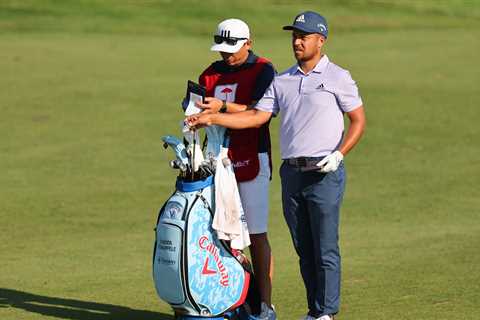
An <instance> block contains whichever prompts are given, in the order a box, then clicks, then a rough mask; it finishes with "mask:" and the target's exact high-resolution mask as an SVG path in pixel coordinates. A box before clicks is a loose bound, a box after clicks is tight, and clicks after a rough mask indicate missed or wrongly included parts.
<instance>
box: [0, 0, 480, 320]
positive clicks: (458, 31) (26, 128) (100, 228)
mask: <svg viewBox="0 0 480 320" xmlns="http://www.w3.org/2000/svg"><path fill="white" fill-rule="evenodd" d="M288 3H289V2H286V1H282V2H274V1H257V2H253V1H246V2H244V3H243V4H232V6H231V7H228V8H227V7H225V6H224V2H221V1H177V2H173V1H172V2H170V1H138V2H132V1H118V2H117V1H113V0H110V1H75V2H67V1H65V2H57V1H46V0H45V1H33V0H29V1H8V0H7V1H0V170H1V171H0V319H1V320H24V319H72V320H87V319H94V320H110V319H113V320H121V319H128V320H134V319H139V320H146V319H149V320H153V319H159V320H161V319H164V320H167V319H173V317H172V316H171V314H172V312H171V310H170V308H169V306H168V305H167V304H165V303H163V302H161V301H160V300H159V299H158V297H157V296H156V293H155V289H154V286H153V282H152V277H151V259H152V257H151V255H152V246H153V240H154V233H153V228H154V224H155V222H156V218H157V211H158V208H159V207H160V206H161V205H162V203H163V202H164V201H165V200H166V199H167V198H168V196H169V195H170V193H171V192H172V191H173V187H174V180H175V174H176V172H174V171H173V170H171V169H170V168H169V167H168V161H169V160H170V159H173V154H172V153H171V151H170V150H167V151H165V150H164V149H163V148H162V144H161V142H160V137H161V136H163V135H167V134H173V135H177V136H178V135H180V126H179V123H180V121H181V120H182V119H183V117H182V113H181V110H180V107H179V104H180V100H181V99H182V96H183V95H184V92H185V86H186V81H187V80H188V79H192V80H195V79H196V78H197V76H198V74H199V73H200V72H201V71H202V70H203V69H204V68H205V67H206V66H208V64H209V63H210V62H211V61H213V60H215V59H218V56H217V55H216V54H214V53H211V52H210V51H209V47H210V42H211V32H212V31H213V30H214V29H215V27H216V24H217V22H218V21H220V20H222V19H223V18H227V17H233V16H235V17H239V18H242V19H245V20H246V21H247V22H248V23H249V24H250V25H251V28H252V33H253V35H254V37H255V43H254V48H255V51H256V52H257V53H259V54H261V55H264V56H266V57H269V58H270V59H271V60H272V61H273V63H274V65H275V66H276V68H277V69H278V70H284V69H286V68H287V67H288V66H289V65H291V64H293V63H294V61H293V59H292V53H291V49H290V35H289V34H288V33H286V32H283V31H282V30H281V26H282V25H284V24H288V23H290V22H291V20H292V18H293V16H294V15H295V14H296V13H298V12H300V11H302V10H305V9H313V10H318V11H320V12H322V13H323V14H325V15H326V17H327V18H329V22H330V27H331V36H330V38H329V41H328V43H327V46H326V52H327V54H328V55H329V57H330V59H332V60H333V61H334V62H336V63H337V64H339V65H341V66H343V67H345V68H347V69H349V70H350V71H351V73H352V75H353V77H354V79H356V80H357V82H358V85H359V87H360V90H361V94H362V97H363V100H364V103H365V107H366V110H367V117H368V125H367V126H368V128H367V131H366V133H365V137H364V139H363V140H362V141H361V143H360V145H359V146H358V147H357V148H356V149H355V150H353V151H352V153H351V154H349V155H348V156H347V157H346V165H347V168H348V169H347V170H348V183H347V192H346V196H345V201H344V206H343V210H342V218H341V219H342V224H341V248H342V255H343V257H342V259H343V260H342V261H343V283H342V285H343V287H342V294H343V295H342V310H341V314H340V315H339V317H338V319H341V320H363V319H385V320H390V319H422V320H423V319H426V320H428V319H432V320H439V319H451V318H455V319H472V320H474V319H478V318H479V312H480V304H479V301H480V293H479V292H480V291H479V289H480V255H479V251H480V191H479V190H480V187H479V182H480V143H479V137H480V127H479V125H478V123H479V121H480V111H479V110H480V109H479V106H480V98H479V93H478V92H479V90H478V85H479V84H480V67H479V63H478V52H480V40H479V39H480V5H478V4H476V2H474V1H453V0H452V1H433V0H431V1H407V0H403V1H396V2H395V3H396V5H393V4H389V2H388V1H367V0H365V1H361V0H358V1H342V2H340V3H341V5H339V4H336V1H325V4H323V5H322V6H320V5H318V4H312V2H295V4H288ZM292 3H293V2H292ZM322 3H323V1H322ZM392 3H393V1H392ZM272 123H273V128H272V134H273V139H274V166H275V168H274V177H273V180H272V187H271V200H270V202H271V216H270V230H269V234H270V241H271V245H272V248H273V253H274V256H275V275H274V292H273V294H274V299H273V300H274V303H275V306H276V308H277V310H278V315H279V319H280V320H291V319H298V318H299V317H300V316H301V315H303V314H304V313H305V312H306V304H305V294H304V289H303V284H302V282H301V279H300V276H299V272H298V263H297V257H296V254H295V253H294V251H293V248H292V245H291V241H290V236H289V233H288V231H287V229H286V226H285V223H284V221H283V216H282V213H281V204H280V202H281V194H280V187H279V177H278V168H279V165H280V157H279V150H278V134H277V131H278V121H277V120H273V122H272Z"/></svg>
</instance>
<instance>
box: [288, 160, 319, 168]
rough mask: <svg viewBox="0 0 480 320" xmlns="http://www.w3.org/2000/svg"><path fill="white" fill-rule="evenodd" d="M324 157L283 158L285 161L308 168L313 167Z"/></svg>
mask: <svg viewBox="0 0 480 320" xmlns="http://www.w3.org/2000/svg"><path fill="white" fill-rule="evenodd" d="M323 158H325V157H299V158H290V159H283V161H285V163H287V164H289V165H291V166H294V167H299V168H304V167H307V168H310V167H315V166H316V165H317V163H318V162H319V161H321V160H322V159H323Z"/></svg>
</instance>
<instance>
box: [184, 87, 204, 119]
mask: <svg viewBox="0 0 480 320" xmlns="http://www.w3.org/2000/svg"><path fill="white" fill-rule="evenodd" d="M206 94H207V89H205V87H203V86H201V85H199V84H198V83H195V82H193V81H191V80H188V82H187V94H186V95H185V100H184V102H185V103H184V104H183V109H184V110H185V115H186V116H190V115H192V114H195V113H199V112H202V109H200V108H199V107H197V106H196V105H195V102H197V101H200V102H204V101H205V95H206Z"/></svg>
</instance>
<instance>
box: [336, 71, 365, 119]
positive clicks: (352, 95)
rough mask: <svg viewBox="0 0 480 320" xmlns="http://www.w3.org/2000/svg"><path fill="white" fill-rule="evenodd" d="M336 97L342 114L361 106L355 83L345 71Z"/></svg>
mask: <svg viewBox="0 0 480 320" xmlns="http://www.w3.org/2000/svg"><path fill="white" fill-rule="evenodd" d="M336 97H337V101H338V104H339V106H340V109H342V111H343V112H350V111H353V110H355V109H357V108H358V107H360V106H362V105H363V102H362V98H361V97H360V94H359V92H358V87H357V84H356V82H355V81H354V80H353V79H352V76H351V75H350V72H348V71H345V73H344V74H343V75H342V77H341V79H340V81H339V83H338V90H337V92H336Z"/></svg>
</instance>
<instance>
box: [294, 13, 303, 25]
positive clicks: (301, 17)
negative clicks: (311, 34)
mask: <svg viewBox="0 0 480 320" xmlns="http://www.w3.org/2000/svg"><path fill="white" fill-rule="evenodd" d="M295 22H303V23H305V16H304V15H303V14H302V15H300V16H298V17H297V19H295Z"/></svg>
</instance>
